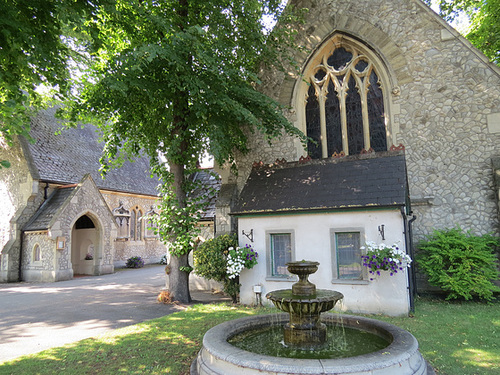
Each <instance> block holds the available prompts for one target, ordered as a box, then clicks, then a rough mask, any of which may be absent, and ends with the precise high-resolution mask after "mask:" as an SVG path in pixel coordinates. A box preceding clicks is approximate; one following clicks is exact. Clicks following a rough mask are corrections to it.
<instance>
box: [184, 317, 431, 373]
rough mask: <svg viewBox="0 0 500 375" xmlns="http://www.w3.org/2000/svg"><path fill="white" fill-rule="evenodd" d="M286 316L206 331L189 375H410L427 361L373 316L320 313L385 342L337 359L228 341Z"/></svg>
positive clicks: (412, 342) (399, 332) (410, 341)
mask: <svg viewBox="0 0 500 375" xmlns="http://www.w3.org/2000/svg"><path fill="white" fill-rule="evenodd" d="M288 319H289V315H288V314H269V315H257V316H252V317H248V318H242V319H236V320H231V321H228V322H225V323H222V324H219V325H218V326H215V327H213V328H211V329H210V330H208V331H207V333H206V334H205V336H204V337H203V348H202V349H201V350H200V352H199V354H198V357H197V359H196V360H195V361H194V362H193V364H192V366H191V375H208V374H210V375H215V374H220V375H228V374H238V375H257V374H258V375H262V374H273V375H285V374H287V375H291V374H324V375H333V374H336V375H340V374H356V375H361V374H366V375H369V374H370V375H375V374H377V375H384V374H398V375H406V374H415V375H426V374H428V372H427V365H426V363H425V361H424V359H423V357H422V355H421V354H420V352H419V351H418V343H417V340H416V339H415V337H413V335H411V334H410V333H409V332H407V331H405V330H403V329H401V328H398V327H396V326H394V325H392V324H388V323H385V322H380V321H378V320H374V319H369V318H364V317H359V316H352V315H337V314H327V313H325V314H322V316H321V320H322V321H323V322H325V323H327V324H340V323H342V324H343V325H344V326H346V327H349V328H354V329H359V330H364V331H367V332H370V333H373V334H376V335H378V336H380V337H382V338H384V339H385V340H387V341H388V342H390V344H389V345H388V346H387V347H385V348H384V349H382V350H378V351H375V352H372V353H368V354H363V355H358V356H355V357H347V358H339V359H296V358H280V357H272V356H268V355H263V354H256V353H252V352H248V351H245V350H242V349H239V348H237V347H235V346H233V345H231V344H230V343H228V339H230V338H231V337H233V336H234V335H237V334H239V333H241V332H244V331H247V330H253V329H258V328H263V327H266V326H270V325H272V324H280V325H284V324H285V323H287V322H288Z"/></svg>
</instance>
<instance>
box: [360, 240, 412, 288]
mask: <svg viewBox="0 0 500 375" xmlns="http://www.w3.org/2000/svg"><path fill="white" fill-rule="evenodd" d="M361 249H365V250H366V255H362V256H361V258H362V259H363V266H365V267H367V268H368V270H369V271H368V272H370V274H371V275H373V276H375V275H378V276H380V273H381V272H382V271H385V272H389V275H390V276H393V275H395V274H396V273H398V271H403V270H404V269H405V268H406V267H410V264H411V258H410V256H409V255H408V254H406V253H405V252H404V251H403V250H401V249H400V248H399V247H398V245H397V244H394V245H392V246H389V245H386V244H384V243H381V244H377V243H375V242H367V243H366V246H363V247H361ZM370 280H373V278H370Z"/></svg>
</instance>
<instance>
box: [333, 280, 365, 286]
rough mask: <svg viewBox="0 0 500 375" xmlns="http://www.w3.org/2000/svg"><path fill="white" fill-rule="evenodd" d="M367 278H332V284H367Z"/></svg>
mask: <svg viewBox="0 0 500 375" xmlns="http://www.w3.org/2000/svg"><path fill="white" fill-rule="evenodd" d="M369 283H370V282H369V281H368V280H350V279H333V280H332V284H347V285H368V284H369Z"/></svg>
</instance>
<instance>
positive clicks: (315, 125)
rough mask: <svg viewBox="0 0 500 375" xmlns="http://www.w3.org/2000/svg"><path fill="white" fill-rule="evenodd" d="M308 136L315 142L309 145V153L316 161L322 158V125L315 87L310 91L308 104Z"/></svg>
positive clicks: (310, 88) (310, 142)
mask: <svg viewBox="0 0 500 375" xmlns="http://www.w3.org/2000/svg"><path fill="white" fill-rule="evenodd" d="M306 119H307V120H306V123H307V136H308V137H309V138H311V139H312V140H313V141H309V142H308V144H307V151H308V153H309V155H311V157H312V158H314V159H319V158H321V124H320V119H319V103H318V98H317V96H316V92H315V90H314V87H313V86H312V85H311V87H309V91H308V97H307V104H306Z"/></svg>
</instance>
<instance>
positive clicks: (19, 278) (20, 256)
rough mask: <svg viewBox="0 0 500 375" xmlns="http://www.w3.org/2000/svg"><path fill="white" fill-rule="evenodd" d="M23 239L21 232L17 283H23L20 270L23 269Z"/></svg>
mask: <svg viewBox="0 0 500 375" xmlns="http://www.w3.org/2000/svg"><path fill="white" fill-rule="evenodd" d="M23 239H24V231H23V230H21V243H20V245H19V269H18V275H17V280H18V281H23V277H22V268H23Z"/></svg>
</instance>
